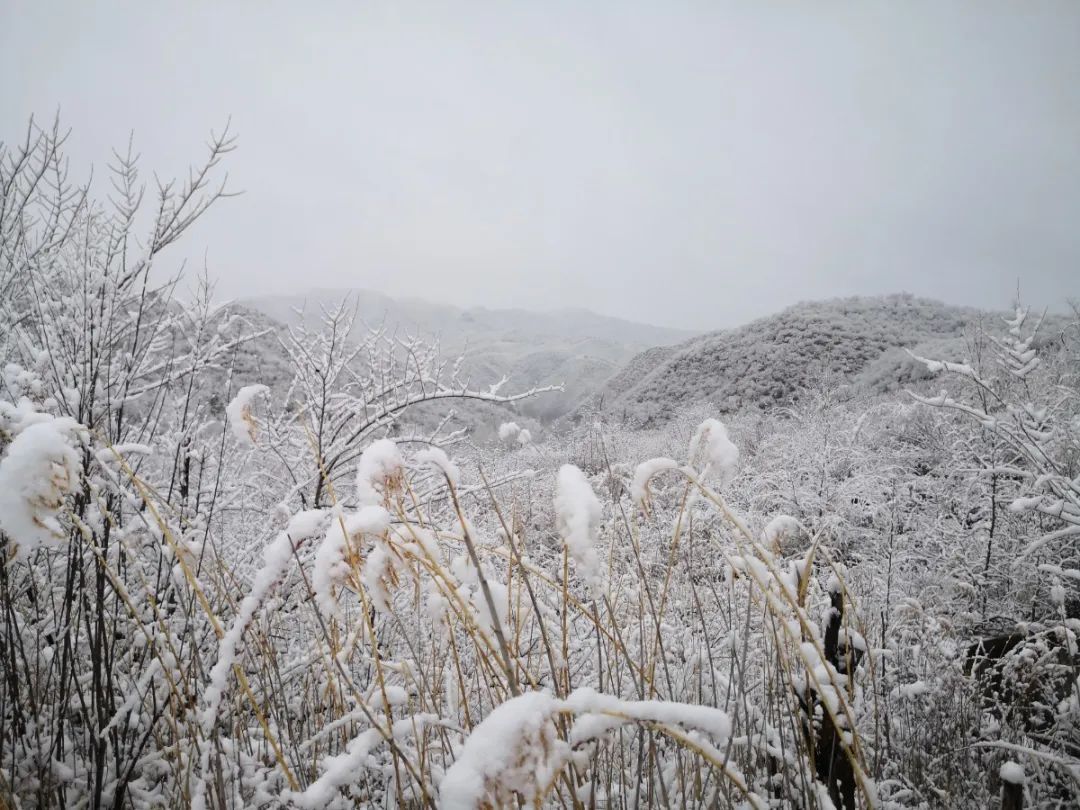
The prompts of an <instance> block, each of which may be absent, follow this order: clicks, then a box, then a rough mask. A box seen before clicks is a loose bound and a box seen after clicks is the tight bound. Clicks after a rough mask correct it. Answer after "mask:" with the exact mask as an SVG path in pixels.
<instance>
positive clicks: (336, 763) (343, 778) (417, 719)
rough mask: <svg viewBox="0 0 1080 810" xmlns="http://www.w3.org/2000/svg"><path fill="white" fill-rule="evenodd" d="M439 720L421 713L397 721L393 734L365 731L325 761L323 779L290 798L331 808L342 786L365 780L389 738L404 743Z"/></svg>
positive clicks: (315, 809) (309, 805)
mask: <svg viewBox="0 0 1080 810" xmlns="http://www.w3.org/2000/svg"><path fill="white" fill-rule="evenodd" d="M437 721H438V718H437V717H436V716H435V715H432V714H417V715H413V716H412V717H406V718H404V719H402V720H398V721H396V722H395V723H394V725H393V726H392V727H391V728H390V729H389V734H387V733H386V732H384V731H382V730H380V729H377V728H370V729H368V730H367V731H364V732H361V733H360V734H359V735H357V736H356V737H354V738H353V739H352V740H350V741H349V742H348V744H347V745H346V746H345V751H344V753H341V754H338V755H337V756H332V757H327V758H326V759H325V760H323V763H322V767H323V773H322V776H320V777H319V778H318V779H316V780H315V781H314V782H312V783H311V784H310V785H308V787H307V789H306V790H304V791H303V792H302V793H292V794H290V796H289V798H290V799H292V800H293V802H295V803H296V804H298V805H299V806H300V807H306V808H311V810H320V809H321V808H324V807H327V806H329V805H330V804H331V802H333V801H334V799H336V798H337V797H338V792H339V790H340V789H341V788H342V787H344V786H346V785H351V784H355V783H356V782H357V781H358V780H359V779H360V778H361V776H362V775H363V773H364V767H365V766H366V765H367V761H368V756H369V755H370V753H371V751H372V750H374V749H375V747H376V746H378V745H379V744H380V743H381V742H383V740H384V739H385V738H386V737H387V736H392V737H393V739H394V740H404V739H406V738H407V737H410V736H412V735H413V734H418V733H420V732H422V731H423V730H424V728H426V727H427V726H428V725H430V724H431V723H434V722H437Z"/></svg>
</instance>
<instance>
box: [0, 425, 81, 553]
mask: <svg viewBox="0 0 1080 810" xmlns="http://www.w3.org/2000/svg"><path fill="white" fill-rule="evenodd" d="M79 429H80V426H79V425H78V423H77V422H75V420H73V419H70V418H68V417H61V418H58V419H53V418H51V417H50V418H47V419H46V420H45V421H39V422H34V423H33V424H30V425H29V426H28V427H26V428H25V429H23V430H22V431H21V432H20V433H19V434H18V435H17V436H16V437H15V440H14V441H13V442H12V443H11V444H10V445H9V446H8V448H7V452H6V453H5V454H4V457H3V458H2V459H0V529H2V530H3V531H4V532H5V533H6V534H7V535H8V536H9V537H10V538H11V539H12V540H13V541H14V542H15V545H16V546H17V554H18V556H19V557H20V558H23V559H25V558H26V557H27V555H29V554H30V553H31V552H32V551H34V550H35V549H36V548H38V547H39V546H50V545H56V544H57V543H58V542H59V541H60V540H62V538H63V536H64V531H63V529H62V528H61V526H60V523H59V520H58V518H59V515H60V512H61V510H62V509H63V507H64V499H65V497H66V496H67V495H68V494H69V493H70V492H72V491H73V489H74V488H75V487H76V485H77V484H78V481H79V467H80V465H79V454H78V452H77V451H76V449H75V447H74V445H73V436H74V435H75V434H76V433H77V432H78V430H79Z"/></svg>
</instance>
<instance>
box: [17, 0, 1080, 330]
mask: <svg viewBox="0 0 1080 810" xmlns="http://www.w3.org/2000/svg"><path fill="white" fill-rule="evenodd" d="M1078 34H1080V5H1077V4H1075V3H1071V2H1063V3H1037V4H1016V3H977V4H975V3H971V4H968V3H950V4H947V5H946V4H942V3H937V2H933V3H925V2H924V3H919V2H916V3H903V4H899V3H858V4H843V5H842V6H841V4H829V5H828V7H822V6H817V7H815V8H814V9H813V10H810V9H809V8H808V7H800V8H799V9H798V10H793V9H791V8H787V9H785V10H784V11H783V12H781V11H779V10H774V9H770V8H766V7H763V6H762V5H761V4H749V3H743V4H737V5H734V4H716V3H707V4H706V3H703V4H678V5H677V6H676V5H675V4H668V3H652V4H632V3H605V4H601V3H593V4H587V7H586V6H584V5H583V4H577V3H559V2H551V3H542V4H540V3H532V4H525V3H510V4H507V3H499V4H496V3H491V4H487V3H473V4H442V3H422V4H414V3H406V4H398V3H395V4H391V3H364V4H356V3H341V4H329V3H326V4H318V6H317V7H316V6H313V5H307V4H305V5H304V6H301V5H300V4H284V3H271V4H256V3H249V4H240V3H230V4H209V3H205V4H198V5H189V4H183V5H181V4H176V5H170V6H168V7H166V6H165V5H164V4H132V3H126V4H110V3H94V4H85V3H59V2H55V3H54V2H50V3H11V2H7V3H4V5H3V9H2V11H0V69H2V70H3V72H4V75H5V76H7V77H8V81H7V82H6V83H5V84H6V88H5V91H4V93H3V94H0V121H2V122H3V128H2V132H0V138H3V139H4V140H15V139H17V138H18V137H19V136H20V134H21V133H22V132H23V131H24V129H25V126H26V122H27V120H28V118H29V116H30V115H31V114H35V115H36V116H37V117H38V118H39V120H42V121H49V120H51V118H52V117H53V116H54V115H55V114H56V112H57V110H59V111H60V114H61V118H62V121H63V122H64V124H65V125H66V126H69V127H71V128H72V129H73V133H72V136H71V138H70V140H69V142H68V149H69V152H70V153H71V155H72V160H73V162H72V171H73V174H75V175H76V176H88V172H89V167H90V165H91V163H93V165H94V172H95V174H94V178H95V179H94V183H95V187H97V188H100V189H102V190H104V189H107V185H106V184H107V177H106V176H105V174H106V171H105V169H106V164H107V162H108V160H109V156H110V151H109V150H110V149H111V148H112V147H114V146H115V147H121V148H123V147H124V146H125V145H126V143H127V140H128V136H129V134H130V133H131V132H132V131H133V132H134V143H135V147H136V149H137V150H138V151H139V152H141V153H142V156H143V164H142V168H143V177H144V179H147V180H151V179H152V172H157V173H159V174H161V175H163V176H168V175H172V174H176V173H182V172H183V171H184V170H185V167H186V166H187V164H188V163H189V162H195V161H197V160H198V159H199V158H200V157H201V156H202V150H203V143H204V141H205V139H206V137H207V135H208V133H209V131H210V130H211V129H212V128H216V129H220V128H221V127H222V126H224V125H225V123H226V122H227V121H230V122H231V123H230V127H231V129H232V130H233V131H235V133H236V134H237V135H238V136H239V149H238V151H237V152H235V153H234V154H233V155H231V156H230V161H229V164H228V166H229V170H230V185H231V187H233V188H235V189H237V190H243V191H244V192H245V194H244V195H243V196H241V197H239V198H237V199H234V200H230V201H227V202H226V203H224V204H222V205H221V206H220V207H218V208H216V209H215V210H214V211H213V212H212V213H211V214H210V215H209V216H208V217H207V219H206V220H205V221H204V222H203V223H201V224H200V226H199V227H198V228H197V229H196V230H195V231H193V232H192V234H191V235H190V236H189V238H188V239H187V240H186V241H185V243H184V245H183V246H182V247H181V248H180V249H179V250H178V252H176V253H173V254H170V261H172V262H173V264H172V267H175V266H177V265H178V263H179V261H180V259H182V258H187V259H188V260H189V265H188V266H189V268H190V269H192V270H198V269H200V268H201V267H202V266H203V264H204V263H205V266H206V269H207V272H208V273H209V274H210V276H211V277H212V278H214V279H216V280H217V283H218V287H217V289H218V294H219V295H221V296H223V297H233V296H245V295H251V294H256V293H263V292H277V293H282V292H290V291H301V290H303V289H305V288H308V287H312V286H322V287H360V288H370V289H375V290H381V291H384V292H387V293H390V294H392V295H399V296H401V295H409V296H416V297H421V298H426V299H432V300H439V301H449V302H453V303H456V304H461V305H484V306H518V307H526V308H533V309H546V308H556V307H567V306H575V307H579V306H580V307H588V308H590V309H593V310H596V311H598V312H602V313H606V314H611V315H619V316H622V317H627V318H632V319H639V320H644V321H649V322H653V323H657V324H663V325H670V326H684V327H690V328H702V329H707V328H717V327H721V326H726V325H732V324H737V323H742V322H745V321H746V320H749V319H750V318H752V317H755V316H758V315H762V314H765V313H768V312H772V311H776V310H778V309H780V308H781V307H782V306H784V305H787V304H789V303H793V302H795V301H798V300H802V299H815V298H823V297H831V296H837V295H849V294H872V293H881V292H892V291H900V290H905V291H908V292H912V293H916V294H920V295H927V296H932V297H936V298H941V299H944V300H946V301H949V302H952V303H962V304H971V305H977V306H994V307H999V306H1003V305H1005V304H1007V303H1008V302H1009V300H1010V298H1011V296H1012V295H1013V294H1014V293H1015V290H1016V288H1017V284H1018V283H1019V285H1020V289H1021V292H1022V294H1023V296H1024V298H1025V300H1027V301H1028V302H1029V303H1033V304H1035V305H1040V306H1041V305H1060V303H1061V302H1063V301H1064V299H1065V298H1066V297H1068V296H1080V272H1077V269H1076V268H1077V266H1078V264H1080V229H1078V228H1077V227H1076V222H1077V215H1078V214H1080V47H1077V45H1078V42H1077V40H1078Z"/></svg>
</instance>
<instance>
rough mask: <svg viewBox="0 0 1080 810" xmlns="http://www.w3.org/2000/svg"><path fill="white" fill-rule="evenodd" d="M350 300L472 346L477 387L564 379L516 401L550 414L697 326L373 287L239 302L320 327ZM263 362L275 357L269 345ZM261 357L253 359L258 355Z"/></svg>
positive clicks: (392, 323)
mask: <svg viewBox="0 0 1080 810" xmlns="http://www.w3.org/2000/svg"><path fill="white" fill-rule="evenodd" d="M342 302H346V303H347V305H348V306H350V307H355V308H356V310H357V313H358V315H359V319H360V320H361V321H363V323H364V324H365V325H367V326H379V325H385V326H386V327H387V328H390V329H395V330H397V331H399V332H405V333H409V334H419V335H421V336H424V337H428V338H438V340H439V341H440V345H441V348H442V350H443V353H444V354H446V355H447V356H450V357H453V356H456V355H458V354H460V353H462V352H464V353H465V356H466V362H465V364H464V368H465V370H466V373H467V374H468V375H470V377H471V378H472V380H473V382H474V384H475V385H477V386H486V385H490V384H491V383H493V382H496V381H498V380H499V379H501V378H502V376H503V375H504V374H506V375H507V376H509V378H510V380H509V383H508V384H507V385H506V387H505V389H504V390H506V391H507V392H510V391H519V390H523V389H527V388H531V387H533V386H544V385H558V384H563V385H565V387H566V390H565V392H564V393H554V394H545V395H543V396H540V397H537V398H535V399H533V400H527V401H525V402H522V403H521V404H520V405H519V406H517V409H516V410H517V412H519V413H521V414H523V415H526V416H530V417H533V418H535V419H539V420H541V421H550V420H552V419H555V418H557V417H559V416H561V415H563V414H565V413H567V412H568V411H570V410H572V409H573V408H575V407H577V406H578V405H579V404H580V403H581V402H583V401H584V400H585V399H586V398H587V397H588V396H589V395H591V394H592V393H593V392H594V391H595V390H596V388H597V386H598V385H600V384H601V383H602V382H603V381H604V380H605V379H607V378H608V377H610V376H611V375H612V374H613V373H615V371H617V370H618V369H619V368H621V367H622V366H623V365H624V364H625V363H626V362H627V361H628V360H630V359H631V358H633V357H634V356H635V355H636V354H637V353H639V352H641V351H643V350H645V349H647V348H649V347H653V346H657V345H666V344H674V343H679V342H681V341H683V340H685V339H686V338H687V337H689V336H691V335H692V334H693V333H692V332H688V331H684V330H678V329H668V328H665V327H660V326H652V325H649V324H641V323H635V322H633V321H627V320H623V319H620V318H611V317H608V316H604V315H598V314H596V313H595V312H590V311H588V310H585V309H562V310H555V311H551V312H534V311H531V310H525V309H486V308H483V307H473V308H469V309H462V308H460V307H455V306H451V305H448V304H437V303H431V302H428V301H422V300H419V299H409V298H400V299H399V298H392V297H390V296H387V295H384V294H382V293H377V292H372V291H369V290H346V289H340V290H310V291H308V292H306V293H303V294H298V295H290V296H260V297H254V298H248V299H244V300H241V301H238V302H236V303H235V304H234V308H235V307H241V308H242V309H244V310H251V311H253V312H255V313H259V314H261V315H262V316H265V317H268V318H270V319H273V321H274V322H277V323H280V324H283V325H285V324H288V325H296V324H299V323H304V324H305V325H307V326H308V327H310V328H317V327H318V325H319V323H320V322H321V319H322V315H323V312H324V311H325V310H328V309H332V308H334V307H337V306H339V305H340V304H341V303H342ZM256 353H257V354H259V355H260V357H259V362H260V363H262V364H266V363H267V362H269V361H268V359H267V358H266V357H265V356H262V355H264V352H263V351H261V350H260V351H257V352H256ZM254 360H255V358H252V362H254Z"/></svg>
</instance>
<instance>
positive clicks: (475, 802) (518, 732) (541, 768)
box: [439, 692, 567, 810]
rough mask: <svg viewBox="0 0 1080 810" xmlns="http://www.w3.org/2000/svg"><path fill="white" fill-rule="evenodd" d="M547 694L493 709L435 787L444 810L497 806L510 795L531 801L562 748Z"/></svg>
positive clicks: (556, 767) (554, 769) (552, 771)
mask: <svg viewBox="0 0 1080 810" xmlns="http://www.w3.org/2000/svg"><path fill="white" fill-rule="evenodd" d="M557 708H558V702H557V701H556V700H555V699H554V698H553V697H552V696H551V694H550V693H548V692H526V693H525V694H523V695H519V696H518V697H515V698H511V699H510V700H508V701H506V702H505V703H502V704H500V705H499V706H497V707H496V708H495V709H494V710H493V711H492V712H491V713H490V714H488V716H487V717H485V718H484V720H483V722H481V723H480V725H478V726H476V727H475V728H474V729H473V730H472V733H471V734H470V735H469V736H468V738H467V739H466V740H465V744H464V746H462V749H461V752H460V753H459V754H458V757H457V759H456V761H455V762H454V764H453V765H452V766H450V768H449V769H448V770H447V771H446V774H445V775H444V776H443V780H442V783H441V784H440V785H439V798H440V804H439V806H440V807H441V808H442V810H474V808H478V807H488V806H501V805H499V804H498V803H499V802H501V801H505V800H508V799H509V798H510V796H511V793H512V792H516V793H519V794H520V795H521V796H522V797H523V798H524V799H525V801H526V803H529V802H531V801H532V799H533V798H534V797H537V796H539V795H540V792H541V791H542V790H543V789H544V788H545V786H546V785H547V783H548V782H549V781H551V779H552V778H553V777H554V776H555V774H556V773H557V772H558V770H559V768H560V767H561V766H562V761H563V758H564V757H565V755H566V753H567V751H566V744H565V743H561V742H559V740H558V738H557V736H556V734H555V725H554V723H553V722H552V719H551V715H552V714H553V713H554V712H555V711H556V709H557Z"/></svg>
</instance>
